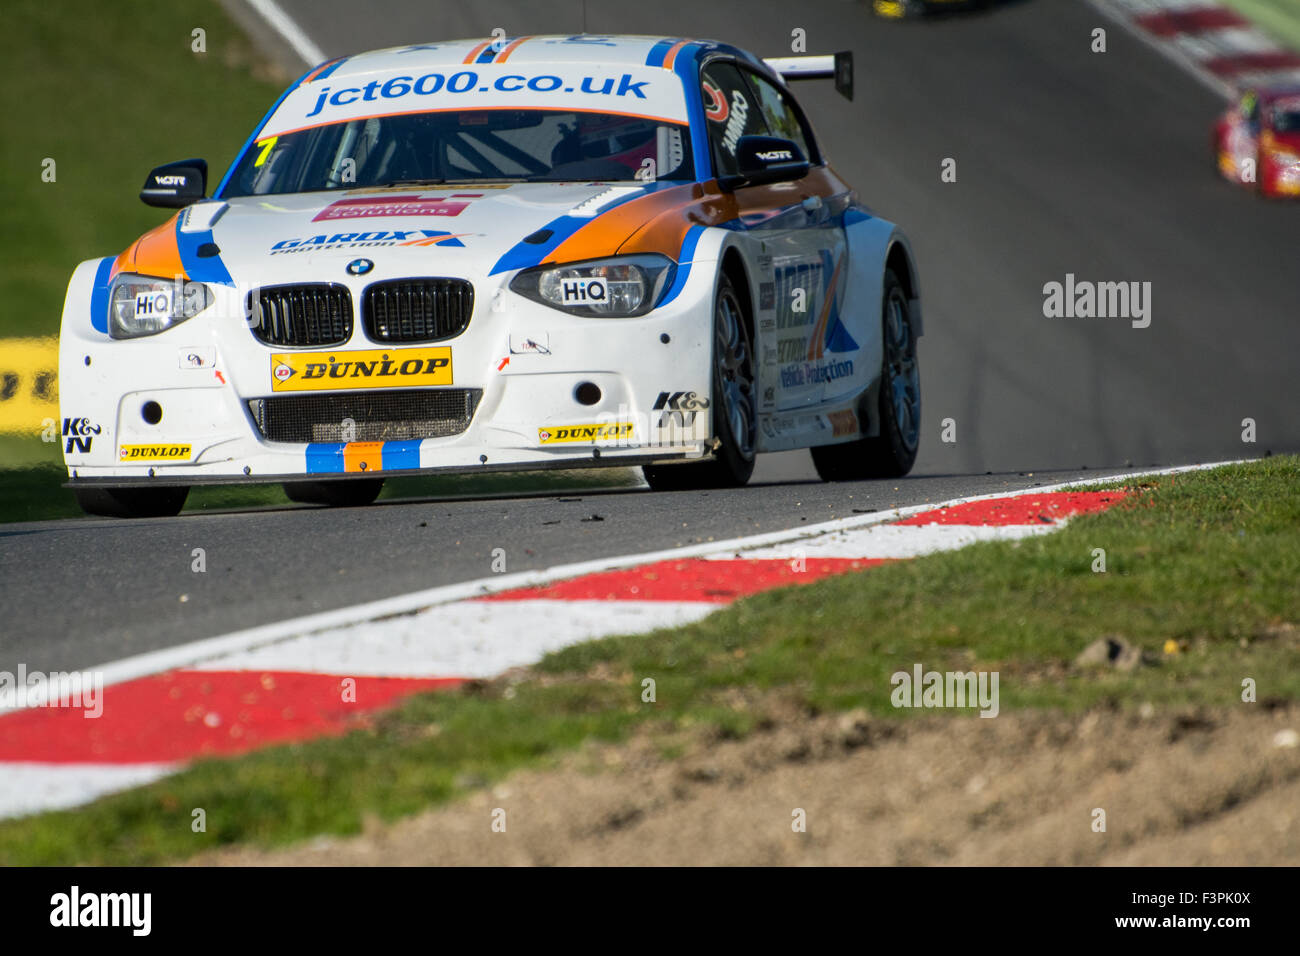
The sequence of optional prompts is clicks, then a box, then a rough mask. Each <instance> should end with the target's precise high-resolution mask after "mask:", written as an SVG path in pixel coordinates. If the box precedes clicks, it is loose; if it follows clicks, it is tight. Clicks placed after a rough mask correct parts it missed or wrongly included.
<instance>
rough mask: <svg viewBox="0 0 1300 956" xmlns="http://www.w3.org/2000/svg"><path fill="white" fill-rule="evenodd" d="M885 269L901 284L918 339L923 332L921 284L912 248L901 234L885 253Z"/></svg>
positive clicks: (897, 235) (895, 237) (894, 239)
mask: <svg viewBox="0 0 1300 956" xmlns="http://www.w3.org/2000/svg"><path fill="white" fill-rule="evenodd" d="M885 268H886V269H889V270H892V271H893V273H894V275H896V276H898V281H899V282H901V283H902V285H903V291H904V292H905V293H906V294H907V304H908V310H909V312H910V313H911V319H912V324H913V325H914V326H915V329H916V331H915V334H916V335H917V336H918V337H920V336H921V335H922V334H924V332H925V329H924V326H923V324H922V320H921V282H920V277H919V276H918V274H917V270H916V259H915V257H914V256H913V255H912V248H911V246H910V245H909V244H908V241H907V239H906V238H905V237H904V236H903V235H902V234H901V233H898V234H895V236H894V238H893V239H892V240H891V241H890V243H889V251H888V252H887V253H885Z"/></svg>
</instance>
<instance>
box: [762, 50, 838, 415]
mask: <svg viewBox="0 0 1300 956" xmlns="http://www.w3.org/2000/svg"><path fill="white" fill-rule="evenodd" d="M744 73H745V78H746V79H747V80H748V82H749V85H750V88H751V89H753V91H754V94H755V98H756V100H757V102H758V107H759V110H760V111H761V112H762V114H763V120H764V122H765V123H766V125H767V128H768V130H769V135H772V136H779V137H781V138H782V139H788V140H791V141H792V142H794V143H795V144H796V145H798V146H799V148H800V150H801V151H802V152H803V154H804V155H805V156H806V157H808V159H809V161H810V162H812V163H813V164H814V165H813V168H812V169H811V170H810V171H809V175H808V176H806V177H804V178H803V179H801V180H799V181H798V182H797V183H795V184H794V185H795V186H797V187H798V200H799V204H800V210H801V213H802V216H801V217H796V218H795V220H794V221H792V228H793V229H794V230H795V231H796V232H797V233H798V236H797V237H796V238H795V239H794V241H793V245H795V246H797V247H798V248H799V250H800V252H801V255H803V256H805V257H811V261H812V264H813V269H812V271H811V274H808V275H806V276H801V277H800V278H799V279H798V280H796V281H794V282H793V283H791V282H789V281H786V282H785V283H784V284H785V285H786V287H787V289H786V296H785V297H784V298H785V299H786V300H787V301H786V302H785V303H784V305H785V306H786V308H787V310H788V311H786V312H785V313H784V314H785V316H786V317H787V318H788V319H795V318H797V319H798V320H800V321H797V322H796V321H792V322H791V323H790V325H789V326H788V327H787V330H786V331H783V333H782V337H781V339H780V340H779V341H778V346H777V351H778V360H779V361H780V363H781V364H780V372H779V377H780V378H781V379H782V380H783V381H785V382H799V381H802V382H803V383H804V385H803V386H799V387H800V388H801V389H802V390H801V391H800V393H799V395H800V398H801V399H802V400H803V402H807V403H820V402H823V401H827V400H829V399H832V398H837V397H839V396H841V395H849V394H851V393H852V392H853V391H855V390H856V389H857V388H860V387H861V383H860V382H857V381H855V379H856V378H857V376H854V375H852V374H848V373H847V370H848V369H849V368H851V367H852V364H851V359H852V356H853V355H854V354H855V353H856V352H857V351H858V350H859V343H860V342H861V341H862V340H863V330H854V329H851V328H850V325H851V324H852V323H851V318H850V316H849V315H847V314H846V310H845V309H844V299H845V290H846V287H847V283H848V271H849V262H848V244H847V242H846V240H845V235H844V218H843V213H844V210H845V208H846V207H847V206H848V203H849V201H850V190H849V189H848V187H847V186H846V185H844V184H843V183H842V182H840V181H839V180H838V179H837V178H836V177H835V176H833V175H831V174H830V172H829V170H828V169H827V168H826V165H825V162H824V161H823V158H822V156H821V153H820V150H819V149H818V147H817V143H816V141H815V140H814V139H813V134H812V129H811V127H810V126H809V124H808V122H807V120H806V119H805V117H804V115H803V113H802V111H801V110H800V109H799V107H798V105H797V104H796V103H795V102H794V99H793V97H791V96H790V94H789V92H788V91H787V90H785V89H784V87H782V86H778V85H777V84H776V83H775V82H773V81H772V80H769V79H768V78H767V77H765V76H763V75H762V74H760V73H758V72H757V71H754V70H749V69H745V70H744ZM782 284H783V283H782V282H781V281H780V280H778V282H777V285H778V287H779V286H781V285H782ZM800 287H803V288H806V289H807V290H808V296H807V301H806V303H805V304H806V305H807V307H808V308H807V311H806V312H804V313H794V312H793V311H790V307H791V306H792V304H793V301H794V299H793V295H792V293H791V292H790V289H791V288H793V289H798V288H800ZM782 298H783V297H782V296H778V300H780V299H782ZM780 316H781V313H778V325H780V322H781V318H780ZM796 332H797V334H795V333H796ZM796 353H797V354H796ZM801 403H802V402H801Z"/></svg>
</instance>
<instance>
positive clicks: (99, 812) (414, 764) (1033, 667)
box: [0, 457, 1300, 864]
mask: <svg viewBox="0 0 1300 956" xmlns="http://www.w3.org/2000/svg"><path fill="white" fill-rule="evenodd" d="M1297 528H1300V459H1297V458H1296V457H1284V458H1283V457H1279V458H1271V459H1265V460H1263V461H1260V462H1256V463H1252V464H1249V465H1241V466H1230V467H1226V468H1221V469H1217V470H1214V471H1211V472H1195V473H1189V474H1185V475H1180V476H1177V477H1176V478H1173V477H1167V478H1162V479H1159V480H1158V481H1156V482H1154V483H1153V486H1152V487H1150V488H1149V489H1147V490H1144V491H1142V492H1139V493H1136V494H1134V495H1133V496H1131V497H1130V499H1128V500H1127V501H1126V502H1125V503H1124V504H1123V505H1121V506H1119V507H1117V508H1114V509H1112V510H1111V511H1109V512H1106V513H1103V514H1098V515H1091V516H1086V517H1081V518H1078V519H1076V520H1075V521H1073V522H1071V523H1070V525H1069V526H1068V527H1067V528H1066V529H1065V530H1063V531H1061V532H1058V533H1056V534H1052V535H1048V536H1044V537H1040V538H1031V539H1026V540H1022V541H1020V542H1005V543H990V544H981V545H976V546H974V547H970V548H967V549H964V550H962V551H958V552H952V553H948V554H940V555H934V556H931V557H927V558H921V559H917V560H914V561H906V562H898V563H894V564H889V565H884V566H880V567H876V568H873V569H870V570H868V571H865V572H862V573H855V574H848V575H843V576H840V577H835V578H828V579H824V580H821V581H818V582H815V583H812V584H809V585H806V586H803V587H796V588H787V589H782V590H777V591H769V592H766V593H764V594H760V595H757V596H755V597H752V598H748V599H746V600H742V601H740V602H737V603H736V604H734V605H732V606H731V607H729V608H727V609H725V610H723V611H720V612H719V613H717V614H715V615H713V616H712V617H710V618H708V619H706V620H704V621H701V622H699V623H698V624H696V625H693V626H690V627H686V628H682V629H679V630H662V631H657V632H655V633H652V634H649V635H643V636H636V637H624V638H610V639H606V640H600V641H595V642H591V643H587V644H582V645H579V646H575V647H572V648H569V649H566V650H563V651H560V652H558V653H555V654H552V655H549V656H548V657H546V658H545V659H544V660H543V661H541V663H540V664H538V665H537V666H536V667H535V668H534V669H533V670H532V671H531V673H530V674H529V675H528V676H527V678H526V679H524V680H522V681H521V682H518V683H514V684H512V685H510V686H509V687H508V688H507V686H506V685H505V684H503V683H501V682H494V683H489V684H486V685H474V686H472V687H470V688H467V689H465V690H463V691H458V692H443V693H437V694H427V695H421V696H418V697H415V698H412V699H409V700H408V701H406V702H405V703H403V704H402V705H401V706H399V707H398V708H396V709H395V710H393V711H391V712H388V713H386V714H382V715H377V716H373V717H372V718H370V720H371V723H370V724H369V725H368V726H363V727H361V728H360V729H358V730H356V731H354V732H353V733H351V734H349V735H348V736H345V737H342V738H336V739H329V740H317V741H312V742H309V743H305V744H300V745H295V746H287V747H279V748H274V749H270V750H265V751H262V752H259V753H256V754H252V755H249V756H247V757H243V758H239V759H236V760H232V761H207V762H202V763H199V764H197V765H195V766H194V767H192V768H191V769H189V770H187V771H186V772H184V773H182V774H180V775H178V776H175V777H172V778H169V779H167V780H164V781H160V782H159V783H157V784H154V785H152V786H149V787H146V788H143V789H140V790H136V791H133V792H129V793H125V794H120V795H117V796H113V797H108V798H105V799H103V800H100V801H99V802H97V803H95V804H93V805H91V806H89V807H86V808H83V809H81V810H77V811H67V812H60V813H51V814H45V815H43V816H39V817H33V818H28V819H23V820H17V821H10V822H6V823H0V862H2V863H9V864H15V863H79V862H80V863H115V864H126V863H157V862H163V861H167V860H174V859H179V858H183V857H186V856H189V855H192V854H194V853H196V852H199V851H201V850H205V849H211V848H215V847H218V846H221V845H226V844H231V843H235V842H253V843H258V844H278V843H283V842H286V841H291V840H297V839H302V838H306V837H309V836H312V835H315V834H319V833H327V832H328V833H341V834H346V833H355V832H357V831H358V830H359V828H360V826H361V820H362V818H363V816H364V815H369V814H375V815H377V816H378V817H380V818H382V819H392V818H394V817H397V816H401V815H404V814H409V813H413V812H416V811H418V810H420V809H422V808H425V807H427V806H429V805H431V804H434V803H437V802H440V801H444V800H447V799H450V798H453V797H455V796H456V795H457V794H460V793H463V792H465V791H467V790H468V789H471V788H473V787H477V786H483V785H485V784H488V783H490V782H492V781H494V780H497V779H499V778H501V777H502V776H503V775H505V774H507V773H509V772H510V771H511V770H514V769H516V768H518V767H521V766H526V765H532V766H537V765H546V764H548V763H550V762H552V761H555V760H556V759H558V758H560V757H562V756H563V755H564V754H566V753H568V752H570V751H572V750H573V749H574V748H576V747H578V746H579V745H581V744H582V743H583V742H584V741H587V740H591V739H599V740H607V741H618V740H622V739H625V738H627V737H628V736H629V735H630V734H632V733H634V732H638V731H641V732H645V733H648V734H651V735H652V736H653V737H655V738H656V739H657V740H658V741H659V747H660V751H661V752H662V753H664V754H666V755H669V756H671V754H673V753H675V752H678V748H679V746H680V741H681V740H682V736H683V733H685V734H687V735H688V736H689V735H693V734H700V733H703V734H705V735H706V736H718V737H736V736H740V735H744V734H747V733H750V732H752V731H753V730H754V729H756V728H762V727H763V726H765V725H766V724H768V723H769V722H770V721H772V720H774V719H777V718H775V717H774V716H773V714H774V713H775V712H776V711H777V710H778V709H779V708H786V707H788V706H789V705H790V704H791V703H794V704H796V705H798V706H801V707H802V708H804V709H805V710H807V711H809V712H813V713H816V712H828V711H835V710H839V709H845V708H857V707H861V708H865V709H866V710H868V711H869V712H872V713H874V714H877V715H880V716H881V717H885V718H889V719H906V718H907V717H908V716H909V715H911V714H912V713H914V712H913V711H908V710H895V709H894V708H893V707H892V706H891V705H890V703H889V693H890V690H891V687H890V683H889V676H890V675H891V674H892V673H893V672H895V671H898V670H910V669H911V667H912V665H913V664H914V663H917V662H919V663H921V664H923V665H924V666H925V668H926V669H934V670H953V669H961V670H970V669H977V670H997V671H998V672H999V674H1000V691H1001V711H1002V713H1004V714H1005V713H1007V712H1009V711H1012V710H1020V709H1025V708H1050V709H1053V710H1062V711H1076V710H1079V709H1083V708H1090V707H1113V708H1120V709H1130V708H1137V707H1140V706H1142V705H1144V704H1152V705H1154V706H1156V707H1157V708H1166V707H1167V708H1173V707H1186V706H1205V707H1219V708H1225V707H1230V706H1246V705H1243V704H1241V703H1240V693H1241V689H1240V688H1241V681H1242V679H1243V678H1244V677H1253V678H1255V679H1256V680H1257V681H1258V687H1259V691H1258V692H1259V697H1260V700H1261V702H1264V701H1268V700H1282V699H1286V700H1294V699H1296V698H1298V697H1300V670H1298V669H1297V668H1296V667H1295V666H1294V660H1295V653H1296V647H1295V641H1296V631H1295V630H1294V627H1295V625H1296V624H1297V623H1300V589H1297V588H1296V581H1297V580H1300V534H1298V533H1297ZM1094 548H1104V549H1105V550H1106V553H1107V563H1108V570H1107V573H1105V574H1096V573H1093V572H1092V570H1091V565H1092V561H1093V554H1092V552H1093V549H1094ZM1105 634H1119V635H1121V636H1123V637H1124V638H1125V639H1127V640H1129V641H1132V642H1134V643H1136V644H1137V645H1139V646H1140V647H1142V648H1143V649H1144V650H1145V651H1147V652H1148V653H1149V654H1150V656H1151V658H1152V661H1153V663H1152V664H1151V665H1150V666H1146V667H1143V668H1140V669H1138V670H1136V671H1134V672H1131V673H1120V672H1109V671H1108V672H1103V673H1100V674H1098V673H1094V672H1086V671H1080V670H1076V669H1075V668H1073V667H1071V666H1070V662H1071V661H1072V659H1073V658H1074V657H1075V655H1077V654H1078V652H1079V651H1080V650H1081V649H1082V648H1083V647H1084V646H1086V645H1087V644H1088V643H1090V642H1091V641H1093V640H1095V639H1096V638H1098V637H1100V636H1102V635H1105ZM1171 640H1172V641H1174V642H1175V643H1176V644H1178V645H1179V646H1181V647H1183V648H1184V649H1182V650H1181V651H1180V652H1179V653H1177V654H1174V655H1170V654H1166V653H1165V652H1164V650H1163V649H1164V647H1165V645H1166V642H1167V641H1171ZM646 677H652V678H654V679H655V680H656V682H657V685H658V686H657V696H658V702H657V703H655V704H643V703H641V700H640V694H641V681H642V679H644V678H646ZM946 713H947V714H948V715H949V716H950V717H951V719H956V720H960V719H978V718H976V717H974V716H973V711H963V712H946ZM195 807H203V808H204V809H205V810H206V811H207V820H208V832H206V833H201V834H195V833H192V832H191V830H190V820H191V816H190V813H191V810H192V809H193V808H195Z"/></svg>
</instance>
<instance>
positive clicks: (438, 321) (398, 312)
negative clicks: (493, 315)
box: [361, 279, 474, 342]
mask: <svg viewBox="0 0 1300 956" xmlns="http://www.w3.org/2000/svg"><path fill="white" fill-rule="evenodd" d="M473 311H474V287H473V286H472V285H470V283H468V282H466V281H465V280H464V279H397V280H394V281H392V282H376V283H374V284H373V285H370V286H367V287H366V291H365V292H364V293H363V294H362V296H361V316H362V321H363V322H364V323H365V329H366V335H368V336H369V337H370V338H371V339H372V340H373V341H375V342H437V341H440V340H441V339H449V338H451V337H452V336H456V335H460V333H462V332H464V331H465V328H466V327H467V326H468V325H469V317H470V313H471V312H473Z"/></svg>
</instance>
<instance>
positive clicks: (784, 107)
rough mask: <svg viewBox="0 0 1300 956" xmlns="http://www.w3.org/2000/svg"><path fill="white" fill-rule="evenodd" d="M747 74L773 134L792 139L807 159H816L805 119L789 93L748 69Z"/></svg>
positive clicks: (764, 118) (765, 120)
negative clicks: (800, 115) (805, 127)
mask: <svg viewBox="0 0 1300 956" xmlns="http://www.w3.org/2000/svg"><path fill="white" fill-rule="evenodd" d="M746 74H747V75H748V78H749V82H750V85H751V86H753V88H754V92H755V94H756V97H757V99H758V106H759V109H761V110H762V111H763V120H764V122H766V123H767V128H768V129H769V130H770V131H771V135H772V136H780V137H781V138H782V139H788V140H791V141H792V142H794V143H796V144H798V146H799V148H800V149H801V150H803V155H804V158H805V159H808V160H810V161H811V160H815V159H816V156H815V155H814V154H813V152H812V151H811V150H809V148H808V138H807V136H806V135H805V130H804V125H803V121H802V120H801V119H800V118H799V112H798V110H797V109H796V108H795V106H794V104H793V103H792V102H791V101H790V97H789V95H788V94H786V93H785V92H784V91H782V90H780V89H778V88H777V87H776V86H774V85H773V84H772V83H771V82H769V81H768V80H766V79H764V78H763V77H761V76H759V75H758V74H757V73H752V72H750V71H748V70H747V71H746Z"/></svg>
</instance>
